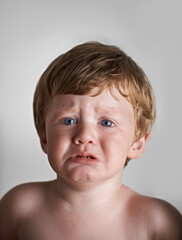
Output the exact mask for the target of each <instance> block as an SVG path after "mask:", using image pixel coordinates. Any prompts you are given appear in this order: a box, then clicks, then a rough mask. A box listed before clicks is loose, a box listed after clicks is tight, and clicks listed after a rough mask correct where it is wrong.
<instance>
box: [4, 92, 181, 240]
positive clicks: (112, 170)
mask: <svg viewBox="0 0 182 240" xmlns="http://www.w3.org/2000/svg"><path fill="white" fill-rule="evenodd" d="M92 93H94V92H92ZM92 93H90V94H88V95H84V96H78V95H59V96H56V97H55V98H54V99H53V101H52V102H51V103H50V104H49V106H48V108H47V114H46V119H45V123H46V131H45V132H41V133H39V134H40V142H41V146H42V149H43V151H44V152H45V153H46V154H47V156H48V159H49V162H50V165H51V167H52V168H53V170H54V171H55V172H56V174H57V178H56V180H54V181H50V182H44V183H43V182H41V183H29V184H23V185H20V186H18V187H15V188H14V189H13V190H11V191H10V192H9V193H7V194H6V195H5V196H4V198H3V199H2V200H1V203H0V229H1V230H0V239H2V240H6V239H10V240H11V239H26V240H29V239H34V240H36V239H39V240H40V239H44V240H46V239H49V240H50V239H55V240H57V239H69V240H72V239H79V240H82V239H83V240H85V239H88V240H91V239H92V240H93V239H95V240H103V239H105V240H112V239H115V240H117V239H125V240H127V239H128V240H131V239H138V240H142V239H151V240H152V239H160V240H161V239H165V240H166V239H170V240H171V239H173V240H180V239H182V230H181V229H182V224H181V215H180V213H179V212H178V211H177V210H176V209H175V208H174V207H173V206H171V205H170V204H169V203H167V202H165V201H162V200H159V199H154V198H149V197H145V196H142V195H139V194H137V193H136V192H134V191H133V190H131V189H130V188H128V187H126V186H124V185H123V184H122V183H121V176H122V171H123V168H124V165H125V161H126V158H127V157H129V158H138V157H140V156H141V155H142V153H143V151H144V149H145V145H146V142H147V139H148V135H149V134H146V136H143V137H142V138H140V139H139V140H137V141H134V139H135V136H134V114H133V109H132V106H131V104H130V103H129V102H128V101H127V100H126V99H125V98H124V97H122V96H120V95H118V99H119V101H117V100H116V99H114V98H113V97H112V96H111V94H110V92H109V91H104V92H102V93H101V94H100V95H98V96H95V97H92V96H91V94H92Z"/></svg>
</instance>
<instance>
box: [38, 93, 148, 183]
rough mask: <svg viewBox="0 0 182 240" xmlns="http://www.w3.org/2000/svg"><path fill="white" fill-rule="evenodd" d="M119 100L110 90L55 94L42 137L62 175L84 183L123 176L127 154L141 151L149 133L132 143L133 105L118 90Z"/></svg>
mask: <svg viewBox="0 0 182 240" xmlns="http://www.w3.org/2000/svg"><path fill="white" fill-rule="evenodd" d="M92 93H93V92H92ZM118 99H119V101H117V100H116V99H114V98H113V97H112V95H111V94H110V91H109V90H106V91H103V92H102V93H101V94H100V95H98V96H95V97H93V96H91V94H88V95H83V96H81V95H72V94H68V95H59V96H56V97H54V99H53V101H52V102H51V103H50V105H49V106H48V110H47V115H46V119H45V124H46V133H45V134H42V135H40V138H41V144H42V147H43V150H44V151H45V152H46V153H47V155H48V158H49V162H50V164H51V166H52V168H53V169H54V171H55V172H56V173H57V174H58V176H60V177H61V178H63V179H65V180H67V181H80V182H85V181H87V182H88V181H89V182H95V181H105V180H108V179H112V178H117V177H118V179H120V177H121V173H122V170H123V167H124V165H125V161H126V158H127V157H129V158H136V157H139V156H140V155H141V154H142V152H143V148H144V145H145V138H142V139H140V140H138V141H137V142H135V143H134V144H133V139H134V132H135V131H134V130H135V129H134V113H133V108H132V105H131V104H130V103H129V102H128V101H127V100H126V99H125V98H124V97H122V96H121V95H120V94H119V93H118Z"/></svg>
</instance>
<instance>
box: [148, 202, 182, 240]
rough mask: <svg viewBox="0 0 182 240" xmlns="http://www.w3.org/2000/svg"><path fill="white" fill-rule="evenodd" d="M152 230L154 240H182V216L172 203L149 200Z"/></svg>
mask: <svg viewBox="0 0 182 240" xmlns="http://www.w3.org/2000/svg"><path fill="white" fill-rule="evenodd" d="M148 202H149V203H148V204H149V207H150V208H149V209H150V211H149V220H150V230H151V232H152V234H153V236H154V239H166V240H167V239H173V240H181V239H182V216H181V214H180V212H179V211H178V210H177V209H176V208H175V207H174V206H172V205H171V204H170V203H168V202H166V201H164V200H161V199H155V198H149V199H148Z"/></svg>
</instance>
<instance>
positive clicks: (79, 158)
mask: <svg viewBox="0 0 182 240" xmlns="http://www.w3.org/2000/svg"><path fill="white" fill-rule="evenodd" d="M71 161H72V162H75V163H83V164H88V163H94V162H97V161H98V159H97V158H96V157H95V156H94V155H92V154H88V153H87V154H86V153H84V154H76V155H74V156H73V157H71Z"/></svg>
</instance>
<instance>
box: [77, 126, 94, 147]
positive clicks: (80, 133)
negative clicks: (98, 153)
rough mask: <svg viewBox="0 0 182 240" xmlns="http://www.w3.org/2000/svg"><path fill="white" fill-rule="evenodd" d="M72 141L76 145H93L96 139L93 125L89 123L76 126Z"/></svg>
mask: <svg viewBox="0 0 182 240" xmlns="http://www.w3.org/2000/svg"><path fill="white" fill-rule="evenodd" d="M73 142H74V144H76V145H80V144H85V145H86V144H93V145H95V144H96V142H97V139H96V131H95V129H94V127H93V126H91V125H89V124H84V125H81V126H78V128H77V129H76V132H75V135H74V137H73Z"/></svg>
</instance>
